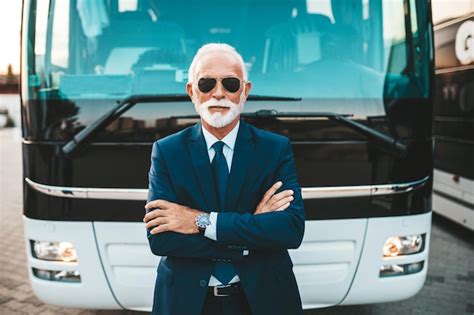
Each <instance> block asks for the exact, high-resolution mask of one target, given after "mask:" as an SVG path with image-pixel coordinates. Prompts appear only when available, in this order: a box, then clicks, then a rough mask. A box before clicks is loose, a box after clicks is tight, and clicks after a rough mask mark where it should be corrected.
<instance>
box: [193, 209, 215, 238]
mask: <svg viewBox="0 0 474 315" xmlns="http://www.w3.org/2000/svg"><path fill="white" fill-rule="evenodd" d="M194 223H195V224H196V226H197V228H198V230H199V233H201V234H204V232H205V231H206V228H207V227H208V226H209V224H211V220H210V219H209V213H201V214H198V215H197V216H196V219H194Z"/></svg>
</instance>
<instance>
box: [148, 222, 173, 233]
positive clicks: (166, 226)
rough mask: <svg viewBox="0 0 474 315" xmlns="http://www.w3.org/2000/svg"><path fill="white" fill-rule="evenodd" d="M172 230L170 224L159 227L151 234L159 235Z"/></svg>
mask: <svg viewBox="0 0 474 315" xmlns="http://www.w3.org/2000/svg"><path fill="white" fill-rule="evenodd" d="M170 230H171V226H170V225H169V224H163V225H158V226H157V227H156V228H154V229H153V230H151V231H150V233H151V234H158V233H163V232H167V231H170Z"/></svg>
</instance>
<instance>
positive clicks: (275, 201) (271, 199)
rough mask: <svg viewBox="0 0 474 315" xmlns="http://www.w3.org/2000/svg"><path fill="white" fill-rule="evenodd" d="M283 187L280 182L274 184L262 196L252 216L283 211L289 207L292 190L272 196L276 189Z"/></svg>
mask: <svg viewBox="0 0 474 315" xmlns="http://www.w3.org/2000/svg"><path fill="white" fill-rule="evenodd" d="M281 185H283V183H282V182H276V183H275V184H273V186H272V187H270V188H269V189H268V190H267V192H266V193H265V194H264V195H263V198H262V200H261V201H260V203H259V204H258V206H257V209H255V212H254V214H262V213H266V212H273V211H283V210H285V209H286V208H288V207H289V206H290V202H291V201H292V200H293V199H294V198H293V190H291V189H288V190H284V191H282V192H279V193H278V194H276V195H274V194H275V192H276V191H277V190H278V188H280V187H281Z"/></svg>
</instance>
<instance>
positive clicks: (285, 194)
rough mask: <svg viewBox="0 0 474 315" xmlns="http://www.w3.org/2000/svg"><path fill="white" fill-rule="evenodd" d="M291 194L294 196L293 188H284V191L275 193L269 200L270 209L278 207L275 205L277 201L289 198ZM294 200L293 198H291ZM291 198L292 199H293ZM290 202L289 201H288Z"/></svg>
mask: <svg viewBox="0 0 474 315" xmlns="http://www.w3.org/2000/svg"><path fill="white" fill-rule="evenodd" d="M290 196H293V190H291V189H287V190H284V191H282V192H279V193H278V194H276V195H274V196H273V197H272V198H271V199H270V200H269V202H268V208H270V209H276V208H278V207H279V206H278V207H275V206H274V205H275V204H276V203H277V202H280V201H281V200H283V199H285V198H288V197H290ZM291 200H293V199H291ZM291 200H290V201H291ZM286 202H288V201H286ZM286 202H285V203H286Z"/></svg>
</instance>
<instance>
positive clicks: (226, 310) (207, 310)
mask: <svg viewBox="0 0 474 315" xmlns="http://www.w3.org/2000/svg"><path fill="white" fill-rule="evenodd" d="M201 315H252V312H251V311H250V306H249V304H248V302H247V299H246V297H245V294H244V292H242V293H241V294H237V295H230V296H214V295H213V294H212V293H208V294H207V296H206V300H205V302H204V306H203V308H202V312H201Z"/></svg>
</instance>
